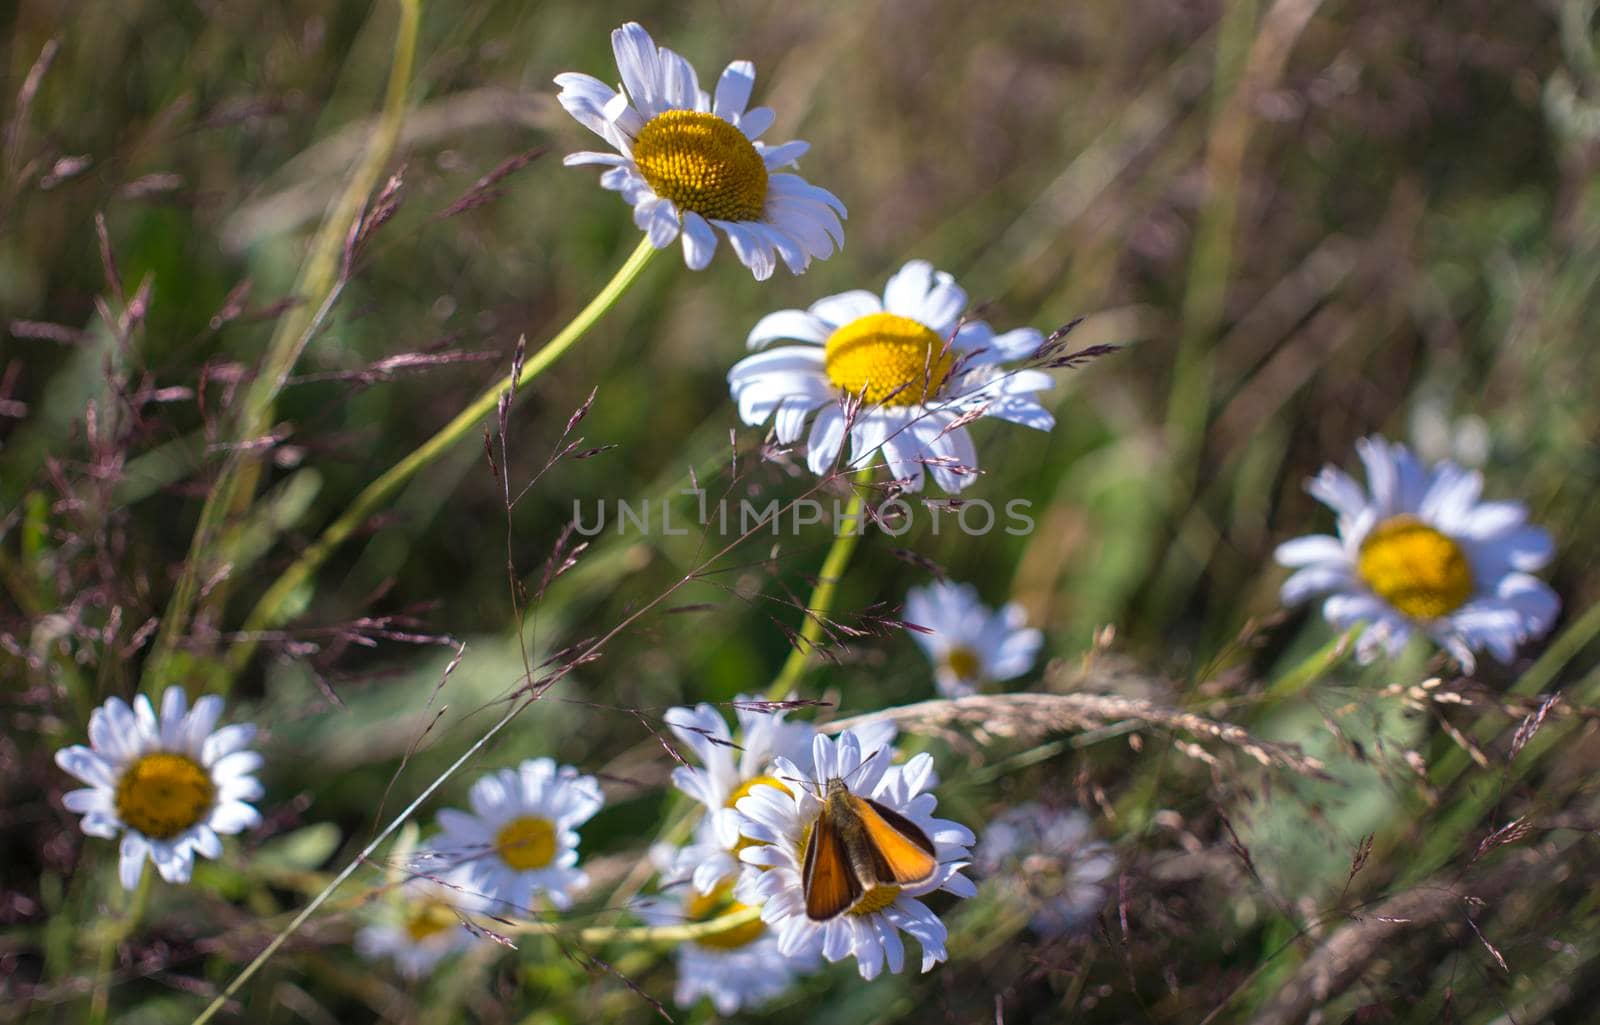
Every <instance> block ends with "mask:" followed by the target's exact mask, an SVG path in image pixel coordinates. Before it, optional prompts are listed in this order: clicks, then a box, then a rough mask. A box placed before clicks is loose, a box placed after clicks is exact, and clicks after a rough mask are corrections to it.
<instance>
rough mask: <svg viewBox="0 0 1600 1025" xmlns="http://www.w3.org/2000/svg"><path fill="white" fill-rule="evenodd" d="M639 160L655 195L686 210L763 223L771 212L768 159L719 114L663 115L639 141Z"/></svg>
mask: <svg viewBox="0 0 1600 1025" xmlns="http://www.w3.org/2000/svg"><path fill="white" fill-rule="evenodd" d="M633 162H634V163H635V164H637V165H638V167H639V173H640V174H642V175H644V180H645V181H647V182H649V183H650V188H651V189H652V190H654V191H655V194H656V195H658V196H660V197H662V198H663V199H670V200H672V201H673V202H674V203H676V204H677V206H678V209H680V210H693V211H694V212H695V213H697V214H699V215H700V216H702V217H706V218H711V219H714V220H719V221H758V220H760V219H761V213H762V211H763V210H764V209H765V208H766V205H767V164H766V161H764V160H762V159H761V154H760V153H757V152H756V148H755V146H754V145H753V144H751V142H750V140H749V139H747V138H745V134H744V133H743V132H741V131H739V129H737V128H735V127H734V126H733V125H731V124H729V123H728V122H726V121H724V120H723V119H722V118H720V117H718V116H717V115H715V114H707V113H706V112H704V111H699V110H668V111H663V112H662V113H660V114H657V115H656V116H655V117H653V118H651V119H650V120H649V121H647V122H645V126H644V127H643V128H641V129H639V134H638V135H637V136H635V137H634V140H633Z"/></svg>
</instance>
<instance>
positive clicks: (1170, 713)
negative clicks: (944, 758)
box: [821, 693, 1327, 779]
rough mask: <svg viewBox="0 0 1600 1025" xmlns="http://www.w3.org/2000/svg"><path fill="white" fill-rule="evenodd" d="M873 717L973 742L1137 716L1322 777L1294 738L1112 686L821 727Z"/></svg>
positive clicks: (956, 703) (980, 700)
mask: <svg viewBox="0 0 1600 1025" xmlns="http://www.w3.org/2000/svg"><path fill="white" fill-rule="evenodd" d="M877 722H893V723H895V724H896V725H897V726H899V727H900V728H902V729H906V730H910V731H912V732H914V733H931V734H936V735H941V736H945V737H946V738H948V739H952V740H956V741H958V742H959V741H963V740H964V741H967V742H974V741H975V742H977V743H979V744H986V743H989V742H991V741H992V740H994V739H997V738H1007V739H1020V740H1033V739H1037V738H1039V737H1042V736H1044V735H1046V734H1050V733H1061V732H1067V731H1071V730H1087V729H1097V728H1100V727H1103V726H1108V725H1111V724H1113V723H1117V724H1126V723H1139V724H1142V725H1143V726H1147V727H1151V728H1157V729H1165V730H1173V731H1177V732H1181V733H1187V734H1190V735H1191V736H1194V737H1199V738H1202V739H1206V740H1213V741H1220V742H1221V743H1224V744H1227V745H1229V746H1231V747H1234V748H1237V749H1238V750H1239V751H1241V752H1243V753H1244V754H1246V755H1249V756H1250V757H1251V758H1253V759H1255V760H1256V761H1257V762H1260V763H1261V764H1262V765H1265V766H1269V767H1277V768H1283V769H1288V770H1290V771H1292V772H1296V773H1299V774H1300V775H1302V776H1315V777H1318V778H1324V779H1325V778H1327V773H1325V772H1324V771H1323V764H1322V762H1320V761H1318V760H1317V759H1316V758H1313V757H1311V756H1310V755H1307V754H1305V753H1304V752H1303V751H1301V749H1300V747H1299V746H1298V745H1295V744H1281V743H1277V742H1274V741H1270V740H1262V739H1260V738H1258V737H1255V736H1252V735H1251V734H1250V733H1249V732H1248V731H1246V730H1244V729H1243V728H1241V727H1239V726H1235V725H1233V724H1232V723H1225V722H1218V721H1216V720H1214V719H1207V718H1205V717H1204V716H1199V715H1195V714H1193V713H1191V712H1185V711H1183V710H1181V709H1177V708H1170V707H1167V706H1164V705H1160V704H1157V703H1156V702H1154V701H1148V700H1145V699H1143V698H1129V697H1122V696H1119V695H1115V694H1035V693H1022V694H979V695H974V696H972V697H965V698H955V699H949V700H945V699H941V700H935V701H920V702H917V703H916V704H913V705H902V706H900V707H898V708H886V709H884V710H883V711H880V712H870V713H868V714H866V715H857V716H852V717H850V718H848V719H840V720H838V721H836V722H832V723H828V724H826V725H824V726H822V727H821V728H822V729H823V730H824V731H826V732H829V733H837V732H838V731H840V730H844V729H851V728H855V727H860V726H865V725H867V724H869V723H877ZM1180 750H1184V749H1183V748H1180Z"/></svg>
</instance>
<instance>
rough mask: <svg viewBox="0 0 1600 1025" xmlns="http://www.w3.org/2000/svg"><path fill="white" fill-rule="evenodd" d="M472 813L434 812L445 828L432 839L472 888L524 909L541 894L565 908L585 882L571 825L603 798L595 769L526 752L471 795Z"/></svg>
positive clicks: (580, 821)
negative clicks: (590, 772) (585, 772)
mask: <svg viewBox="0 0 1600 1025" xmlns="http://www.w3.org/2000/svg"><path fill="white" fill-rule="evenodd" d="M467 799H468V801H469V802H470V803H471V805H472V814H470V815H469V814H467V813H466V812H462V811H456V810H454V809H452V808H446V809H444V810H443V811H441V812H439V827H440V829H442V830H443V833H442V834H441V835H440V836H438V837H437V838H435V840H434V846H435V847H436V848H437V849H438V850H439V852H440V853H441V854H443V855H446V856H450V857H453V858H454V859H455V861H456V863H458V864H459V865H460V866H461V868H462V870H463V872H464V873H465V878H466V879H468V880H469V881H470V885H471V886H472V888H473V889H475V890H476V891H477V892H479V893H482V894H484V895H485V896H486V897H488V898H490V899H491V900H494V901H497V902H499V904H500V905H502V906H504V907H508V908H509V909H510V910H511V911H513V912H520V913H523V914H526V913H528V911H529V910H530V909H531V908H532V907H533V901H534V898H535V897H536V896H538V895H540V894H543V895H544V896H545V897H546V898H547V899H548V900H549V901H550V903H551V904H553V905H555V906H556V907H557V908H561V909H565V908H568V907H570V906H571V904H572V895H573V894H574V893H576V892H577V891H579V890H581V889H583V888H584V887H585V886H588V885H589V877H588V876H587V875H585V874H584V873H583V872H582V871H580V870H579V869H578V868H577V867H576V866H577V864H578V834H577V831H576V827H577V826H580V825H582V824H583V823H585V822H587V821H589V818H590V817H591V816H592V815H594V813H595V812H597V811H599V810H600V806H601V805H603V804H605V798H604V797H603V796H602V795H601V793H600V784H599V783H597V782H595V778H594V777H593V776H580V775H578V770H577V769H574V768H573V767H572V766H570V765H563V766H560V767H557V766H556V763H555V762H554V761H553V760H551V759H549V758H530V759H528V760H527V761H525V762H523V763H522V764H521V765H520V766H518V767H517V768H515V769H501V770H500V771H499V772H493V773H490V774H489V775H487V776H484V777H483V778H482V779H480V780H478V782H476V783H474V784H473V785H472V790H471V792H470V793H469V794H468V798H467Z"/></svg>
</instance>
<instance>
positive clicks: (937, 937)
mask: <svg viewBox="0 0 1600 1025" xmlns="http://www.w3.org/2000/svg"><path fill="white" fill-rule="evenodd" d="M774 768H775V771H774V773H773V774H774V775H776V776H778V777H779V778H780V779H787V780H794V781H796V782H797V783H798V785H794V786H792V787H786V788H784V789H779V788H777V787H773V786H756V787H755V788H753V789H752V790H751V791H750V793H749V794H748V795H747V796H745V797H743V798H741V799H740V800H739V803H738V805H737V807H738V810H739V814H740V815H741V816H742V817H743V818H744V824H743V825H742V827H741V831H742V832H743V833H744V834H745V835H747V836H749V837H750V838H751V839H753V840H756V841H759V843H758V844H757V845H756V846H751V847H747V848H745V849H744V850H743V851H741V852H740V858H741V860H743V861H744V862H745V865H746V866H747V867H746V868H745V870H744V872H743V874H742V875H741V876H740V878H739V883H738V886H737V888H736V889H735V891H734V893H735V895H736V896H737V898H738V900H739V901H740V902H741V903H743V904H747V905H752V906H753V905H757V904H759V905H761V919H762V921H764V922H766V923H767V925H768V926H769V927H770V928H771V929H772V931H773V932H774V933H776V934H777V937H778V950H779V952H781V953H782V954H784V955H785V956H788V957H795V956H802V955H806V954H811V953H820V954H821V955H822V956H823V957H824V958H826V959H827V960H829V961H839V960H842V959H844V958H846V957H854V958H855V959H856V966H857V968H858V969H859V970H860V972H861V977H862V978H863V979H868V980H871V979H873V978H876V977H877V975H878V973H879V971H880V970H881V969H882V968H883V966H884V965H885V964H887V965H888V967H889V971H891V972H899V971H900V970H901V969H902V968H903V967H904V966H905V945H904V943H903V941H902V940H901V939H900V933H901V932H902V931H904V932H906V933H908V934H909V935H911V937H912V938H914V939H915V940H916V941H917V942H918V943H919V944H920V945H921V947H922V970H923V971H928V970H929V969H931V968H932V967H933V966H934V965H936V964H938V963H939V962H940V961H943V960H944V959H945V956H946V955H945V947H944V941H945V936H946V931H945V926H944V923H943V922H942V921H940V920H939V917H938V916H937V915H935V914H934V913H933V912H932V911H930V910H928V907H927V905H925V904H923V903H922V902H921V901H920V900H917V897H919V896H922V895H923V894H926V893H930V892H932V891H934V890H945V891H948V892H950V893H953V894H955V895H956V896H958V897H970V896H972V895H973V894H974V893H976V892H977V889H976V888H975V887H974V886H973V885H972V881H971V880H970V879H968V878H966V877H965V876H963V875H961V869H962V868H964V867H965V866H966V864H967V860H968V857H969V853H968V848H970V847H971V846H972V844H973V836H972V832H971V831H970V830H968V829H967V828H966V827H965V826H961V825H958V824H956V823H954V822H950V821H948V820H945V819H936V818H934V817H933V810H934V807H935V805H936V804H937V803H938V802H937V801H936V799H935V798H934V796H933V795H932V794H931V793H927V791H928V790H929V789H930V788H931V787H933V786H935V785H936V784H937V782H938V778H937V777H936V776H935V774H934V771H933V757H932V756H931V755H928V754H926V753H924V754H919V755H917V756H916V757H914V758H912V759H911V760H910V761H908V762H907V763H906V764H905V765H899V766H891V765H890V764H889V752H888V751H887V749H884V748H876V749H873V748H870V747H869V746H867V745H864V744H863V743H862V741H861V739H860V737H858V736H857V735H856V734H855V733H853V732H851V731H849V730H846V731H844V732H843V733H841V734H840V735H839V738H838V740H834V739H833V738H831V737H825V736H818V737H816V738H815V739H813V741H812V744H811V761H810V764H809V766H808V767H807V768H805V769H802V768H801V767H800V766H798V765H796V764H795V763H793V762H791V761H789V760H788V759H786V758H780V759H778V760H777V761H776V762H775V763H774ZM832 779H842V780H844V781H845V784H846V785H847V786H848V787H849V788H850V791H851V792H852V793H854V794H856V795H858V796H861V797H867V798H871V799H872V800H874V801H877V802H878V803H879V804H882V805H884V806H885V807H887V808H889V809H890V810H891V811H895V812H898V813H900V814H901V815H903V816H905V817H906V818H907V819H910V820H911V821H912V822H913V823H914V824H916V825H917V826H918V827H919V828H920V829H921V830H922V831H923V832H924V833H926V834H927V836H928V838H929V839H930V840H932V841H933V844H934V848H935V854H936V856H937V858H938V861H939V867H938V869H937V871H935V872H934V874H933V875H932V877H930V878H929V880H928V881H927V882H925V883H922V884H921V885H918V886H908V887H903V888H902V887H897V886H878V887H874V888H872V889H870V890H867V891H866V892H865V893H864V894H863V895H862V896H861V897H860V899H858V900H857V901H856V903H855V904H854V905H853V906H852V907H851V908H850V909H849V910H848V911H846V912H844V913H842V914H839V915H836V916H834V917H833V918H829V919H827V920H825V921H820V922H819V921H816V920H815V919H812V918H811V917H810V916H809V915H808V914H807V913H806V901H805V892H804V887H803V884H802V868H801V866H802V865H803V864H804V862H805V854H806V844H807V842H808V840H809V839H810V835H811V830H812V828H813V827H814V826H815V825H816V821H817V818H818V816H820V815H821V814H822V809H823V804H822V801H821V800H820V799H819V796H818V795H820V794H822V793H824V792H825V789H826V787H827V785H828V781H829V780H832Z"/></svg>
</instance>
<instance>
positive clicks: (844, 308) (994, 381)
mask: <svg viewBox="0 0 1600 1025" xmlns="http://www.w3.org/2000/svg"><path fill="white" fill-rule="evenodd" d="M966 307H967V293H966V292H964V291H962V290H961V288H960V287H959V286H958V285H956V283H955V279H954V278H952V277H951V276H950V275H949V274H946V273H944V272H943V271H935V270H934V269H933V267H932V265H931V264H929V263H928V262H927V261H925V260H912V261H911V262H910V263H908V264H906V265H905V266H904V267H902V268H901V269H900V270H899V271H898V272H897V273H896V274H895V276H894V277H892V278H890V279H889V284H888V287H886V288H885V289H884V291H883V298H882V299H879V298H878V296H876V295H873V294H872V293H871V292H866V291H860V290H857V291H854V292H843V293H841V294H839V295H830V296H828V297H827V298H826V299H820V300H818V301H817V302H815V303H813V304H812V305H811V307H810V309H806V310H780V311H778V312H777V313H770V314H768V315H767V316H765V317H763V318H762V319H761V321H760V322H759V323H758V324H756V326H755V327H754V328H753V329H752V330H751V332H750V337H749V340H748V344H749V346H750V347H751V348H752V349H760V348H764V347H765V346H766V345H768V344H769V343H771V342H773V341H775V340H777V339H780V338H791V339H795V340H796V341H800V342H803V343H805V344H803V345H784V346H779V347H778V348H775V349H772V350H770V351H767V352H760V353H757V354H756V355H754V356H747V357H745V358H744V359H743V360H740V361H739V362H738V363H737V364H735V365H734V367H733V369H732V370H730V371H729V372H728V385H729V387H730V388H731V389H732V392H733V398H734V401H736V402H737V403H738V404H739V416H740V418H741V419H743V420H744V422H745V423H747V424H751V425H755V424H762V423H766V422H767V421H768V420H773V421H774V428H775V431H776V433H777V438H778V441H779V442H780V443H782V444H785V445H787V444H791V443H793V442H795V441H798V440H799V438H800V435H801V433H802V432H803V430H804V428H805V423H806V420H807V418H808V417H810V415H811V414H812V413H813V412H815V413H816V417H815V418H814V419H813V420H812V424H811V433H810V436H809V441H808V444H809V448H810V451H809V453H808V456H807V464H808V465H809V466H810V467H811V472H813V473H816V474H819V475H820V474H824V473H827V472H828V471H829V470H830V469H831V468H832V467H833V465H834V463H835V461H837V460H838V458H839V454H840V451H841V450H842V449H843V447H844V442H845V436H846V435H847V434H848V435H849V437H850V463H849V465H850V467H851V468H859V467H863V466H867V465H869V462H868V460H869V459H870V458H871V456H872V455H873V454H874V453H875V452H877V451H879V450H880V449H881V450H882V451H883V458H884V459H885V461H886V462H887V463H888V465H889V471H890V473H891V474H893V475H894V477H896V478H898V479H899V480H900V481H901V482H902V485H903V486H904V487H905V488H906V489H907V490H910V491H920V490H921V489H922V481H923V468H924V467H927V468H928V469H929V470H931V471H932V472H933V479H934V480H935V481H936V482H938V484H939V486H940V487H941V488H943V489H944V490H945V491H960V490H961V489H962V488H964V487H966V486H967V485H968V484H969V483H971V482H972V479H973V477H974V475H975V473H976V471H977V468H978V453H977V449H976V448H974V447H973V444H972V436H971V435H970V434H968V433H967V427H966V424H967V423H968V422H969V421H971V420H974V419H977V418H978V417H982V416H992V417H997V418H999V419H1001V420H1010V421H1011V422H1013V423H1018V424H1022V425H1023V426H1025V427H1032V428H1035V429H1037V430H1041V431H1048V430H1049V429H1050V428H1051V427H1053V426H1054V425H1055V418H1054V417H1052V416H1051V415H1050V413H1049V411H1047V410H1046V409H1045V408H1044V407H1043V406H1041V405H1039V403H1038V402H1036V401H1034V399H1033V398H1031V396H1032V394H1033V393H1034V392H1038V391H1043V390H1044V389H1046V388H1049V387H1050V386H1051V384H1052V381H1051V380H1050V376H1049V375H1048V374H1046V373H1044V372H1043V371H1041V370H1027V369H1024V370H1007V369H1005V368H1003V367H1002V366H1001V364H1002V363H1004V362H1006V361H1009V360H1019V359H1026V358H1027V357H1029V356H1032V355H1033V354H1034V353H1036V352H1037V351H1038V350H1039V347H1040V345H1041V344H1042V343H1043V341H1044V338H1043V336H1042V335H1041V334H1040V333H1039V332H1038V331H1035V330H1034V329H1032V328H1019V329H1017V330H1015V331H1007V332H1006V333H1004V334H999V335H997V334H995V333H994V331H993V329H991V328H990V327H989V325H988V324H986V323H984V322H983V321H981V320H966V321H963V320H962V319H961V314H962V311H964V310H965V309H966Z"/></svg>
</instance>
